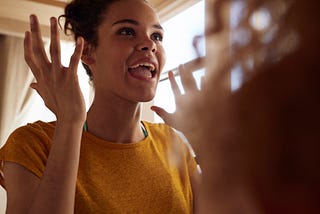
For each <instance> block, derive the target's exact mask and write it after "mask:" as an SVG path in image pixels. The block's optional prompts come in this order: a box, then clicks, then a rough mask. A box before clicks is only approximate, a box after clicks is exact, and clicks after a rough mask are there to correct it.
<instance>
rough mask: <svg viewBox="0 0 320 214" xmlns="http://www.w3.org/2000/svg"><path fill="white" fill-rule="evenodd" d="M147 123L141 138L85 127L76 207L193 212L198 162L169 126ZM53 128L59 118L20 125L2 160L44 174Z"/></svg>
mask: <svg viewBox="0 0 320 214" xmlns="http://www.w3.org/2000/svg"><path fill="white" fill-rule="evenodd" d="M143 124H144V126H145V128H146V130H147V132H148V137H146V138H145V139H144V140H142V141H141V142H138V143H130V144H119V143H112V142H108V141H105V140H102V139H100V138H97V137H95V136H94V135H92V134H90V133H89V132H84V133H83V135H82V144H81V155H80V163H79V172H78V179H77V184H76V198H75V213H85V214H88V213H94V214H96V213H161V214H164V213H166V214H167V213H192V201H193V199H192V191H191V184H190V178H189V175H190V174H191V173H194V172H195V169H196V162H195V160H194V158H193V157H192V156H191V154H190V151H189V149H188V147H187V146H186V144H185V143H184V142H183V141H182V140H181V139H180V138H179V136H178V135H177V134H176V132H175V131H174V130H173V129H172V128H170V127H169V126H167V125H165V124H151V123H148V122H143ZM54 128H55V122H51V123H44V122H41V121H38V122H35V123H32V124H28V125H26V126H23V127H21V128H19V129H17V130H16V131H14V132H13V133H12V134H11V136H10V137H9V139H8V141H7V143H6V144H5V146H4V147H3V148H2V149H1V150H0V158H1V159H0V160H1V161H11V162H15V163H17V164H20V165H22V166H24V167H25V168H26V169H28V170H29V171H30V172H32V173H33V174H35V175H36V176H37V177H39V178H41V176H42V174H43V171H44V169H45V165H46V162H47V158H48V155H49V151H50V146H51V139H52V136H53V132H54ZM0 165H1V164H0ZM0 168H1V167H0ZM61 176H63V175H61Z"/></svg>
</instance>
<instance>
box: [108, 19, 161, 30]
mask: <svg viewBox="0 0 320 214" xmlns="http://www.w3.org/2000/svg"><path fill="white" fill-rule="evenodd" d="M123 23H129V24H133V25H139V22H138V21H136V20H133V19H121V20H119V21H116V22H114V23H113V24H112V26H114V25H117V24H123ZM152 27H154V28H156V29H159V30H163V27H162V26H161V25H160V24H154V25H152Z"/></svg>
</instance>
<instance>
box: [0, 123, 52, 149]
mask: <svg viewBox="0 0 320 214" xmlns="http://www.w3.org/2000/svg"><path fill="white" fill-rule="evenodd" d="M54 127H55V122H43V121H36V122H33V123H28V124H26V125H23V126H20V127H19V128H17V129H16V130H14V131H13V132H12V133H11V134H10V135H9V137H8V139H7V142H6V143H5V145H4V147H6V146H7V145H8V146H9V145H10V147H17V146H19V147H20V146H21V145H24V147H26V146H32V145H33V146H41V147H43V146H44V147H46V148H48V147H50V143H51V140H50V139H52V137H53V133H54ZM14 145H15V146H14Z"/></svg>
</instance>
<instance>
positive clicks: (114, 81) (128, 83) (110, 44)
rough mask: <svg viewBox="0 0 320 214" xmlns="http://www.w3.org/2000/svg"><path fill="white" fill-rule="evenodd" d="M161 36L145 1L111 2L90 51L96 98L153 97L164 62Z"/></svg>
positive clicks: (159, 27) (132, 100)
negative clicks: (93, 46) (96, 42)
mask: <svg viewBox="0 0 320 214" xmlns="http://www.w3.org/2000/svg"><path fill="white" fill-rule="evenodd" d="M162 37H163V29H162V28H161V26H160V24H159V19H158V17H157V15H156V14H155V12H154V10H153V9H152V8H151V7H150V6H149V5H148V4H146V3H145V2H144V1H142V0H136V1H133V0H122V1H117V2H114V3H112V4H111V5H110V6H109V7H108V8H107V10H106V12H105V17H104V21H103V22H102V24H101V25H100V27H99V29H98V45H97V47H96V48H94V49H93V51H92V53H91V56H92V59H93V63H92V64H91V65H90V68H91V69H92V72H93V76H94V84H95V95H96V98H98V97H99V96H102V98H105V97H106V96H108V98H109V99H110V97H118V98H121V99H125V100H128V101H131V102H144V101H150V100H151V99H153V97H154V94H155V91H156V87H157V84H158V80H159V77H160V72H161V70H162V68H163V66H164V63H165V53H164V49H163V46H162Z"/></svg>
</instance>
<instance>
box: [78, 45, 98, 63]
mask: <svg viewBox="0 0 320 214" xmlns="http://www.w3.org/2000/svg"><path fill="white" fill-rule="evenodd" d="M93 51H94V47H93V46H92V44H90V43H88V42H87V41H85V42H84V46H83V51H82V56H81V60H82V62H83V63H84V64H86V65H88V66H89V65H92V64H93V63H94V62H95V59H94V57H93Z"/></svg>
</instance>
